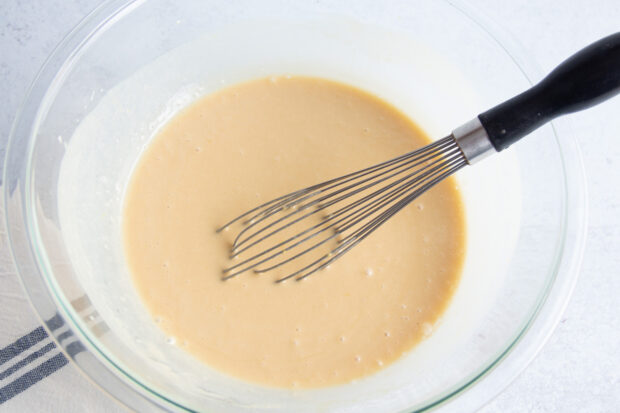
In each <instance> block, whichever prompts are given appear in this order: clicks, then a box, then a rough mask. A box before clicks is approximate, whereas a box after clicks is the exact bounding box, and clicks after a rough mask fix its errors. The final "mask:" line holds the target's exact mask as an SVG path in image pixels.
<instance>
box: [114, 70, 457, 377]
mask: <svg viewBox="0 0 620 413" xmlns="http://www.w3.org/2000/svg"><path fill="white" fill-rule="evenodd" d="M428 143H429V139H428V137H427V136H426V135H425V134H424V133H423V132H422V131H421V130H420V129H419V128H418V127H417V126H416V125H415V124H413V123H412V122H411V120H410V119H408V118H407V117H406V116H404V115H403V114H402V113H401V112H399V111H398V110H397V109H395V108H394V107H392V106H391V105H389V104H387V103H386V102H384V101H382V100H380V99H378V98H377V97H374V96H372V95H370V94H367V93H365V92H363V91H360V90H358V89H355V88H353V87H350V86H346V85H343V84H340V83H336V82H332V81H328V80H323V79H316V78H305V77H275V78H269V79H260V80H255V81H251V82H247V83H243V84H239V85H236V86H233V87H229V88H226V89H224V90H222V91H219V92H217V93H215V94H213V95H209V96H206V97H204V98H202V99H201V100H199V101H197V102H196V103H194V104H192V105H191V106H189V107H188V108H186V109H185V110H184V111H182V112H181V113H180V114H178V115H177V116H176V117H175V118H173V119H172V120H171V121H170V122H169V123H168V124H167V125H166V126H165V127H164V128H163V129H162V130H161V132H160V133H159V134H158V136H156V137H155V138H154V139H153V141H152V143H151V144H150V145H149V146H148V148H147V149H146V150H145V151H144V154H143V156H142V157H141V159H140V160H139V162H138V164H137V166H136V168H135V172H134V174H133V176H132V179H131V182H130V186H129V188H128V190H127V194H126V199H125V209H124V223H123V226H124V243H125V252H126V258H127V261H128V265H129V268H130V271H131V274H132V276H133V279H134V283H135V286H136V288H137V289H138V291H139V293H140V295H141V297H142V299H143V301H144V304H145V305H146V307H147V308H148V309H149V310H150V312H151V313H152V316H153V320H154V322H156V323H157V324H158V325H159V327H160V328H161V329H163V331H164V332H165V333H166V334H167V335H168V336H169V337H170V340H169V341H170V342H174V343H176V345H178V346H180V347H182V348H184V349H185V350H187V351H188V352H190V353H191V354H193V355H194V356H195V357H197V358H198V359H200V360H202V361H204V362H205V363H207V364H208V365H210V366H212V367H213V368H216V369H218V370H220V371H222V372H224V373H227V374H230V375H232V376H235V377H238V378H240V379H243V380H248V381H252V382H256V383H260V384H264V385H270V386H277V387H322V386H329V385H335V384H340V383H345V382H349V381H351V380H354V379H358V378H361V377H363V376H366V375H368V374H371V373H373V372H376V371H377V370H379V369H381V368H383V367H385V366H387V365H388V364H390V363H392V362H394V361H395V360H397V359H398V358H399V357H401V356H402V355H403V353H405V352H407V351H408V350H410V349H411V348H412V347H413V346H414V345H415V344H416V343H418V342H419V341H420V340H422V339H423V338H424V337H425V336H427V335H428V334H431V333H432V329H433V326H434V324H435V323H436V321H437V320H438V319H439V317H440V316H441V314H442V313H443V311H444V309H445V308H446V306H447V304H448V302H449V300H450V298H451V297H452V295H453V292H454V291H455V288H456V287H457V285H458V281H459V277H460V272H461V267H462V260H463V257H464V232H465V231H464V219H463V210H462V203H461V199H460V195H459V193H458V190H457V187H456V182H455V181H454V180H453V179H452V178H449V179H447V180H445V181H444V182H442V183H441V184H439V185H438V186H436V187H435V188H433V189H432V190H431V191H430V192H427V193H426V194H424V195H423V196H422V197H420V198H418V199H417V200H416V201H414V203H413V204H412V205H409V206H408V207H407V208H405V209H403V210H402V211H401V212H400V213H398V214H397V215H396V216H394V217H393V218H392V219H390V220H389V221H388V222H387V223H385V224H384V225H383V226H382V227H381V228H379V229H378V230H377V231H376V232H374V233H373V234H372V235H371V236H370V237H368V238H367V239H366V240H365V241H364V242H362V243H360V244H359V245H358V246H357V247H355V248H353V249H352V250H351V251H350V252H349V253H348V254H346V255H345V256H343V257H342V258H341V259H339V260H337V261H335V262H334V263H333V264H332V265H331V266H330V267H329V268H328V269H326V270H323V271H321V272H319V273H316V274H314V275H313V276H311V277H309V278H306V279H304V280H303V281H301V282H296V281H294V280H289V281H286V282H284V283H281V284H275V283H274V282H273V281H274V276H272V275H270V274H269V273H267V274H262V275H259V274H254V273H251V272H249V273H246V274H242V275H239V276H237V277H235V278H233V279H231V280H228V281H225V282H224V281H221V278H222V269H223V268H224V267H226V266H228V265H230V263H229V260H228V249H229V248H230V242H231V240H232V238H231V237H232V235H233V234H227V233H224V234H216V233H215V229H216V228H217V227H219V226H220V225H222V224H223V223H225V222H227V221H228V220H230V219H231V218H233V217H235V216H237V215H239V214H240V213H242V212H245V211H246V210H248V209H250V208H252V207H254V206H256V205H258V204H261V203H263V202H266V201H268V200H271V199H273V198H275V197H276V196H279V195H282V194H284V193H288V192H291V191H292V190H295V189H299V188H302V187H306V186H309V185H311V184H315V183H318V182H322V181H325V180H327V179H329V178H333V177H337V176H340V175H343V174H345V173H348V172H352V171H355V170H358V169H362V168H364V167H367V166H369V165H373V164H376V163H378V162H381V161H385V160H387V159H390V158H393V157H395V156H397V155H400V154H403V153H406V152H408V151H411V150H413V149H415V148H418V147H420V146H423V145H426V144H428ZM230 232H232V231H230Z"/></svg>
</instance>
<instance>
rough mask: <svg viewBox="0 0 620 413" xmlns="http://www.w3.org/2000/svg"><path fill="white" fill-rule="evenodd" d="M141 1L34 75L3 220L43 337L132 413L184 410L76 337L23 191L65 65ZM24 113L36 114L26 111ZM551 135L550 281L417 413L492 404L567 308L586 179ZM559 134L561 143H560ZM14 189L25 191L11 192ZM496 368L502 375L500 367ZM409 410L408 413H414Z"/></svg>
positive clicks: (511, 43)
mask: <svg viewBox="0 0 620 413" xmlns="http://www.w3.org/2000/svg"><path fill="white" fill-rule="evenodd" d="M143 2H144V0H108V1H106V2H104V3H102V4H100V5H99V6H98V7H97V8H95V9H94V10H93V11H92V12H90V13H89V14H88V15H87V16H85V17H84V18H83V19H82V21H81V22H80V23H79V24H78V25H77V26H76V27H75V28H74V29H72V30H71V31H70V32H69V33H68V34H67V35H66V36H65V38H64V39H63V40H62V41H61V42H60V43H59V44H58V46H56V48H55V49H54V51H53V52H52V53H51V54H50V56H49V57H48V58H47V60H46V61H45V63H44V64H43V66H42V67H41V69H40V70H39V72H38V74H37V76H36V77H35V79H34V80H33V82H32V84H31V86H30V88H29V90H28V92H27V94H26V97H25V99H24V101H23V102H22V104H21V106H20V108H19V110H18V112H17V114H16V117H15V120H14V122H13V125H12V128H11V131H10V133H9V139H8V144H7V150H6V155H5V163H4V171H3V182H4V203H5V205H4V206H5V214H4V220H5V227H6V228H7V235H8V238H9V247H10V250H11V254H12V256H13V260H14V262H15V264H16V268H17V272H18V274H19V279H20V282H21V284H22V286H23V288H24V290H25V291H26V293H27V295H28V298H29V301H30V303H31V305H32V307H33V309H34V310H35V313H36V314H37V316H38V317H39V319H40V320H41V322H42V325H43V326H44V328H45V329H46V330H47V332H48V334H49V335H50V336H51V337H52V338H53V339H54V341H55V342H56V344H57V345H58V347H59V349H61V351H63V352H64V353H65V356H66V357H67V358H68V359H69V360H71V361H72V362H73V364H74V365H76V366H77V367H78V370H79V371H80V372H81V374H82V375H83V376H84V377H86V378H87V379H88V380H89V381H91V382H92V383H93V384H95V385H96V386H97V387H99V388H100V389H102V390H103V391H104V392H106V393H107V394H108V395H110V396H111V398H112V399H114V400H116V401H118V402H120V403H121V404H124V405H126V406H127V407H130V408H132V409H135V410H138V409H140V408H144V407H150V408H158V409H161V410H166V409H168V408H175V409H181V410H189V409H188V408H186V407H184V406H181V405H180V404H178V403H177V402H175V401H174V400H171V399H170V398H168V397H166V396H165V395H162V394H160V393H159V392H157V391H155V390H152V389H150V388H149V387H148V386H147V385H145V384H143V383H142V382H141V381H140V380H138V379H136V378H134V377H133V375H132V374H131V373H129V372H127V371H125V370H124V369H123V368H122V367H120V366H118V365H117V364H116V363H115V362H114V361H113V360H111V359H110V358H109V357H108V356H107V355H106V354H105V352H103V351H101V350H100V349H99V348H98V346H97V344H96V343H95V342H93V341H92V340H91V339H90V338H89V336H88V335H87V334H86V333H84V332H83V331H82V330H81V327H80V325H79V323H77V322H75V320H74V319H73V316H72V312H71V310H69V309H68V308H66V306H65V305H64V304H63V302H62V301H61V300H59V299H58V294H57V292H56V288H55V286H54V285H52V284H53V282H51V281H50V279H49V278H48V276H47V275H46V273H47V271H46V269H45V267H46V264H45V263H43V262H41V261H42V260H44V259H43V257H42V255H41V254H39V253H38V252H37V250H38V247H37V241H36V238H37V235H36V220H35V219H34V218H33V216H32V213H31V212H32V211H31V208H29V205H30V202H29V199H28V196H29V194H30V192H29V191H28V189H29V183H30V182H31V180H30V175H29V169H28V166H29V165H30V159H31V156H32V148H33V146H34V142H35V141H36V138H35V135H34V132H35V131H36V125H37V124H38V121H39V117H40V113H41V111H42V107H44V106H45V105H44V104H45V98H46V96H47V95H48V94H49V92H50V90H52V89H53V88H54V85H57V84H58V83H59V79H62V77H63V76H62V75H63V73H66V72H67V70H69V69H70V67H71V65H70V63H71V61H72V60H73V59H75V58H76V56H77V55H79V50H80V49H81V48H82V47H83V46H84V45H85V44H87V43H88V41H89V40H90V39H91V38H93V37H94V36H96V35H97V33H98V32H99V30H100V29H102V28H103V27H105V26H107V25H108V24H110V23H111V22H114V21H115V20H116V19H117V18H119V17H120V16H121V15H122V14H123V13H125V12H128V11H130V10H131V9H133V8H135V7H138V6H139V5H140V4H142V3H143ZM444 2H445V3H446V4H447V5H448V6H452V7H454V8H455V9H456V10H457V11H459V12H461V13H462V14H463V15H464V17H466V18H468V19H470V20H471V21H472V22H473V23H474V24H475V25H476V26H478V28H479V29H481V30H482V31H484V32H486V33H487V34H488V35H489V37H490V39H492V40H493V41H494V42H496V43H497V44H498V45H499V46H500V47H501V48H502V49H503V51H504V52H505V53H506V54H507V55H508V56H509V57H510V58H511V59H512V60H513V62H514V63H515V65H516V66H517V67H518V68H519V70H520V71H521V73H522V74H523V75H524V76H525V78H526V79H527V80H528V81H529V83H531V84H532V83H533V80H536V79H538V78H540V76H539V74H540V73H541V71H540V70H539V68H538V67H537V65H536V63H535V62H534V61H533V60H532V59H531V58H527V57H526V56H527V53H526V52H525V50H524V48H523V47H522V46H521V45H520V44H519V43H518V42H517V41H516V40H515V38H514V37H513V36H512V35H511V34H510V33H508V32H507V31H506V30H505V29H504V28H503V27H500V26H499V25H498V24H497V23H495V22H494V21H493V20H492V19H490V18H489V17H487V16H486V15H484V13H483V12H481V11H480V10H478V9H475V8H474V7H473V6H471V5H470V4H469V3H467V2H466V0H444ZM28 109H34V110H30V111H27V110H28ZM552 128H553V133H554V135H555V140H556V143H557V147H558V149H559V151H560V157H561V165H562V168H563V171H562V172H563V177H564V188H563V189H564V192H563V193H564V197H565V199H564V202H563V206H564V209H563V211H562V217H561V224H562V225H561V228H562V231H563V233H562V234H561V237H560V241H559V248H558V251H556V259H555V261H554V262H555V268H554V269H553V270H552V273H553V275H552V276H550V277H549V279H548V281H547V286H546V288H545V290H544V291H543V293H542V296H541V298H540V299H539V302H538V304H537V306H536V308H535V309H534V311H533V312H532V314H531V316H530V319H529V320H528V322H526V324H525V325H524V327H523V328H522V329H521V331H520V332H519V333H518V334H517V336H516V337H515V338H514V340H513V341H512V342H511V343H509V345H508V347H507V348H506V349H505V350H504V351H503V352H501V353H500V354H499V355H498V356H497V357H496V358H495V359H494V361H493V362H491V363H490V364H489V365H488V366H486V367H483V368H482V369H481V370H479V371H478V372H477V373H476V374H475V375H474V376H473V377H472V376H468V377H467V378H466V379H464V380H462V381H461V382H460V383H458V384H455V385H454V386H452V388H450V389H448V390H446V391H444V392H442V393H441V394H439V395H436V396H434V397H433V398H432V400H431V401H430V403H428V404H426V405H425V406H423V407H421V408H416V409H415V410H414V411H426V410H429V409H439V410H441V411H447V412H452V411H455V412H456V411H469V410H475V409H477V408H480V407H481V406H482V405H484V404H486V403H487V402H489V401H490V400H492V399H493V398H494V397H495V396H496V395H497V394H499V393H500V392H501V391H502V390H503V389H504V388H505V387H506V386H508V385H509V384H510V383H511V382H512V381H513V380H514V379H515V378H516V377H517V376H518V375H519V373H521V372H522V371H523V370H524V369H525V368H526V367H527V365H528V364H529V363H530V362H531V360H532V359H533V358H534V357H535V356H536V355H537V354H538V352H539V351H540V349H541V348H542V347H543V345H544V343H545V342H546V341H547V339H548V338H549V337H550V336H551V334H552V332H553V329H554V327H555V326H556V325H557V323H558V322H559V320H560V318H561V316H562V314H563V312H564V309H565V307H566V305H567V304H568V301H569V299H570V296H571V294H572V291H573V289H574V286H575V284H576V282H577V278H578V274H579V268H580V266H581V262H582V259H583V253H584V249H585V238H586V231H587V209H588V205H587V194H586V178H585V170H584V166H583V161H582V157H581V152H580V150H579V146H578V144H577V142H576V140H575V139H574V137H573V136H572V135H571V133H570V123H569V122H565V121H563V122H562V123H561V124H552ZM558 131H559V132H558ZM558 135H560V136H562V140H561V141H560V140H559V139H558ZM20 138H21V139H24V140H26V141H27V143H28V145H27V148H25V154H23V155H25V160H26V162H24V163H23V165H22V164H21V163H18V164H17V166H15V165H13V164H14V162H12V161H14V160H15V161H17V162H18V161H19V160H20V159H21V158H20V155H22V154H20V153H19V151H23V150H24V148H16V144H15V142H16V141H17V140H19V139H20ZM12 165H13V166H14V168H15V169H19V170H22V169H23V170H25V174H24V175H25V179H24V177H23V176H15V177H13V176H11V175H10V174H11V173H12V172H13V171H12V169H11V166H12ZM568 166H570V167H568ZM13 183H15V185H13ZM16 188H19V189H21V190H22V191H16ZM22 192H23V193H22ZM569 212H570V213H569ZM18 223H19V224H18ZM17 240H20V241H21V242H17ZM42 300H43V301H42ZM52 310H53V311H55V312H56V313H55V315H59V313H61V315H60V316H61V318H63V319H64V321H68V323H67V324H68V325H69V329H70V331H72V332H73V333H74V334H75V336H76V337H78V340H79V342H80V343H81V344H82V345H83V346H84V348H85V349H88V350H87V351H86V352H82V353H78V354H73V353H72V352H71V351H69V350H68V349H67V343H66V342H65V344H62V343H61V342H60V340H59V339H58V338H57V337H56V335H55V333H54V331H53V328H50V326H48V324H47V323H46V321H45V320H49V319H50V317H49V316H50V314H52V312H51V311H52ZM78 355H79V357H78ZM500 366H501V367H502V368H499V367H500ZM93 368H95V369H97V370H98V371H97V372H96V374H93V370H92V369H93ZM153 398H155V400H154V399H153ZM160 403H162V404H160ZM190 411H191V410H190ZM406 411H411V409H407V410H406Z"/></svg>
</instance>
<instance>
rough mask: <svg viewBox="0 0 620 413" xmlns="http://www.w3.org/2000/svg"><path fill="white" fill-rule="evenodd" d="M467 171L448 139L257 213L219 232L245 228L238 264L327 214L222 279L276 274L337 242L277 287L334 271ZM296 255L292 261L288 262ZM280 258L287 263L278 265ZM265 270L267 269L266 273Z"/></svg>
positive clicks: (235, 252) (234, 252) (238, 240)
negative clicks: (388, 224) (425, 196)
mask: <svg viewBox="0 0 620 413" xmlns="http://www.w3.org/2000/svg"><path fill="white" fill-rule="evenodd" d="M465 165H467V161H466V159H465V157H464V156H463V153H462V151H461V150H460V148H459V146H458V145H457V144H456V142H455V140H454V138H453V137H452V136H449V137H446V138H444V139H441V140H439V141H437V142H434V143H432V144H430V145H427V146H426V147H424V148H421V149H418V150H415V151H412V152H409V153H407V154H404V155H401V156H399V157H396V158H394V159H391V160H388V161H385V162H382V163H380V164H377V165H374V166H371V167H368V168H365V169H362V170H360V171H357V172H353V173H350V174H347V175H343V176H341V177H339V178H335V179H331V180H328V181H325V182H322V183H320V184H317V185H313V186H309V187H307V188H304V189H301V190H298V191H294V192H291V193H289V194H287V195H283V196H281V197H278V198H276V199H274V200H271V201H269V202H266V203H264V204H262V205H260V206H258V207H256V208H253V209H251V210H250V211H248V212H246V213H244V214H242V215H240V216H238V217H236V218H235V219H233V220H231V221H230V222H228V223H227V224H226V225H224V226H222V227H220V228H218V230H217V231H218V232H219V231H222V230H223V229H224V228H227V227H228V226H230V225H232V224H234V223H236V222H238V221H242V224H243V225H245V227H244V228H243V229H242V230H241V231H240V232H239V233H238V234H237V236H236V237H235V240H234V242H233V247H232V249H231V258H235V257H237V258H238V257H239V256H240V255H241V254H243V253H244V252H246V251H247V250H249V249H250V248H253V247H255V246H257V245H263V243H265V242H266V241H268V240H270V239H276V238H275V236H276V235H277V234H278V233H281V232H282V231H285V230H287V229H289V228H290V229H293V227H294V225H302V222H305V221H304V220H305V219H306V218H309V217H311V216H312V215H315V214H318V213H319V212H321V211H326V212H328V213H326V214H325V215H324V216H321V217H320V222H318V223H315V224H311V225H309V226H308V227H307V228H304V229H303V230H300V231H296V232H295V233H294V234H293V235H291V236H285V239H284V240H282V241H279V240H277V239H276V243H275V245H272V246H269V247H267V248H264V249H262V250H261V251H259V252H257V253H255V254H253V255H252V256H250V257H249V258H246V259H243V260H242V261H241V262H239V263H236V264H234V265H232V266H230V267H228V268H226V269H224V270H223V273H224V275H223V279H229V278H232V277H235V276H237V275H239V274H242V273H244V272H246V271H250V270H253V271H254V272H256V273H264V272H268V271H272V270H275V269H277V268H280V267H282V266H284V265H286V264H289V263H291V262H293V261H295V260H298V259H299V258H301V257H302V256H304V255H307V254H309V253H311V252H312V251H318V250H319V247H321V246H323V245H325V244H327V243H328V242H330V241H332V240H334V239H336V246H335V247H334V248H330V249H329V251H328V252H326V253H324V254H322V255H321V256H320V257H319V258H317V259H315V260H313V261H311V262H310V263H309V264H306V265H303V266H302V268H300V269H297V270H295V271H293V272H291V273H290V274H288V275H286V276H284V277H281V278H279V279H278V280H276V282H282V281H285V280H288V279H291V278H295V279H296V280H301V279H304V278H306V277H308V276H309V275H311V274H313V273H315V272H317V271H319V270H321V269H324V268H326V267H327V266H329V265H330V264H331V263H332V262H334V260H336V259H337V258H339V257H341V256H342V255H343V254H345V253H346V252H348V251H350V250H351V249H352V248H353V247H354V246H356V245H357V244H358V243H359V242H361V241H362V240H363V239H365V238H367V237H368V236H369V235H370V234H371V233H373V232H374V231H375V230H376V229H377V228H378V227H379V226H381V225H382V224H383V223H384V222H385V221H387V220H388V219H389V218H391V217H392V216H394V214H396V213H397V212H398V211H400V210H401V209H402V208H404V207H405V206H406V205H408V204H409V203H411V202H412V201H413V200H414V199H415V198H417V197H418V196H420V195H421V194H422V193H424V192H425V191H426V190H428V189H429V188H431V187H432V186H434V185H436V184H437V183H439V182H440V181H442V180H443V179H444V178H445V177H447V176H449V175H451V174H452V173H454V172H455V171H457V170H458V169H460V168H462V167H463V166H465ZM381 184H382V185H381ZM357 197H359V199H357ZM347 200H351V202H349V203H346V204H345V205H343V206H341V207H338V208H337V209H336V210H334V211H332V212H329V211H328V210H327V208H330V207H332V206H334V205H337V204H339V203H341V202H344V201H347ZM279 213H282V214H283V216H279V215H278V214H279ZM270 218H271V219H270ZM317 237H320V238H318V239H317V241H315V242H314V241H312V242H311V241H310V240H312V239H314V238H317ZM339 237H342V238H341V239H338V238H339ZM307 242H311V243H310V245H309V246H308V247H305V248H302V249H301V250H300V251H295V250H297V249H298V248H299V247H302V246H303V245H304V244H305V243H307ZM291 252H292V255H291V256H285V254H287V253H291ZM279 257H283V258H282V259H280V260H278V258H279ZM274 260H275V262H274ZM264 264H267V265H266V266H264V267H261V266H262V265H264Z"/></svg>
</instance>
